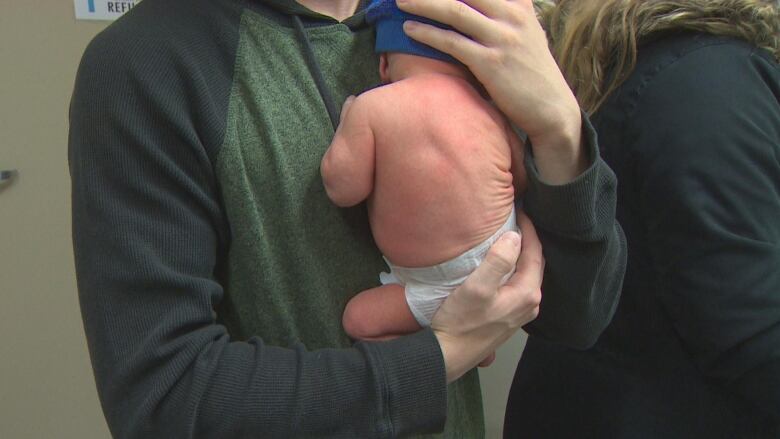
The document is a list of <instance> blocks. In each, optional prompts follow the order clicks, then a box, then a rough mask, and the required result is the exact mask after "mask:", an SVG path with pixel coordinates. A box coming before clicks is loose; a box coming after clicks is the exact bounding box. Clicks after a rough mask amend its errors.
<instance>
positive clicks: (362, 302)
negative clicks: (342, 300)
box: [342, 284, 421, 340]
mask: <svg viewBox="0 0 780 439" xmlns="http://www.w3.org/2000/svg"><path fill="white" fill-rule="evenodd" d="M342 325H344V330H345V331H346V332H347V335H349V336H350V337H352V338H354V339H358V340H386V339H390V338H395V337H399V336H401V335H404V334H410V333H412V332H417V331H419V330H420V329H421V327H420V324H419V323H417V319H415V318H414V315H413V314H412V311H411V310H410V309H409V305H408V304H407V303H406V294H405V293H404V287H403V286H402V285H400V284H387V285H382V286H381V287H376V288H371V289H369V290H365V291H362V292H360V293H358V295H356V296H355V297H353V298H352V299H351V300H350V301H349V303H347V307H346V309H345V310H344V316H343V317H342Z"/></svg>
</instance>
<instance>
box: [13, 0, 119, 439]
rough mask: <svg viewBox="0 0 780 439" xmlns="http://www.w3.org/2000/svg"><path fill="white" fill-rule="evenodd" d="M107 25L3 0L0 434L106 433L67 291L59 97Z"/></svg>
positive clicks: (59, 3) (46, 4) (63, 127)
mask: <svg viewBox="0 0 780 439" xmlns="http://www.w3.org/2000/svg"><path fill="white" fill-rule="evenodd" d="M103 26H105V24H104V23H87V22H76V20H75V19H74V18H73V2H72V1H71V0H56V1H51V0H46V1H37V0H36V1H15V0H0V169H8V168H15V169H18V171H19V176H18V178H17V179H16V180H15V181H13V182H12V184H10V185H6V186H5V187H2V188H0V334H2V337H3V342H2V343H0V395H2V397H0V437H1V438H13V439H16V438H24V439H26V438H36V439H37V438H106V437H109V434H108V429H107V428H106V426H105V422H104V420H103V416H102V414H101V413H100V408H99V405H98V400H97V394H96V391H95V384H94V381H93V379H92V372H91V369H90V365H89V359H88V356H87V348H86V343H85V340H84V334H83V329H82V325H81V317H80V314H79V309H78V302H77V299H76V287H75V279H74V275H73V257H72V254H71V241H70V193H69V179H68V170H67V162H66V159H67V141H66V138H67V103H68V100H69V98H70V92H71V88H72V86H73V78H74V75H75V71H76V66H77V63H78V60H79V56H80V54H81V52H82V51H83V50H84V47H85V45H86V43H87V41H89V39H90V38H91V37H92V35H94V34H95V33H96V32H98V30H99V29H101V28H102V27H103Z"/></svg>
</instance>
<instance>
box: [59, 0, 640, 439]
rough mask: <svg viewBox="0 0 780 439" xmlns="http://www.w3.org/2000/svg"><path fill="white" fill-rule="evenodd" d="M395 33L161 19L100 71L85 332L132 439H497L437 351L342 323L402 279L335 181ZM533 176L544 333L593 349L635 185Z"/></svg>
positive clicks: (88, 178) (470, 378)
mask: <svg viewBox="0 0 780 439" xmlns="http://www.w3.org/2000/svg"><path fill="white" fill-rule="evenodd" d="M373 39H374V35H373V31H372V29H371V28H370V27H369V26H367V25H366V24H365V20H364V18H363V14H362V13H358V14H356V15H355V16H353V17H351V18H350V19H348V20H346V21H345V22H342V23H338V22H336V21H334V20H333V19H331V18H328V17H325V16H322V15H320V14H317V13H314V12H312V11H310V10H308V9H306V8H304V7H302V6H300V5H298V4H297V3H295V2H292V1H280V0H276V1H264V2H260V1H251V0H244V1H240V0H144V1H143V2H141V3H139V5H138V6H137V7H135V8H134V9H133V10H132V11H131V12H130V13H128V14H127V15H125V16H124V17H122V18H121V19H119V20H117V21H116V22H115V23H113V24H112V25H111V26H109V27H108V28H107V29H106V30H105V31H103V32H102V33H101V34H100V35H98V36H97V37H96V38H95V39H94V40H93V41H92V43H91V44H90V45H89V47H88V48H87V50H86V53H85V54H84V58H83V60H82V63H81V66H80V68H79V72H78V77H77V80H76V87H75V91H74V96H73V100H72V103H71V130H70V140H69V158H70V166H71V175H72V180H73V232H74V248H75V258H76V269H77V275H78V284H79V297H80V301H81V308H82V314H83V318H84V325H85V330H86V334H87V339H88V343H89V348H90V354H91V357H92V363H93V367H94V372H95V378H96V382H97V387H98V391H99V395H100V399H101V402H102V405H103V410H104V413H105V416H106V419H107V421H108V425H109V427H110V429H111V432H112V434H113V435H114V436H115V437H118V438H195V437H204V438H244V437H280V438H295V437H341V438H373V437H378V438H384V437H398V436H406V435H409V434H412V433H425V432H431V433H436V432H441V431H443V432H444V433H443V436H441V437H447V438H456V437H462V438H469V439H471V438H479V437H482V436H484V427H483V414H482V402H481V397H480V391H479V381H478V375H477V373H476V372H475V371H472V372H470V373H468V374H467V375H466V376H464V377H463V378H462V379H460V380H459V381H457V382H456V383H454V384H452V385H450V386H446V384H445V374H444V364H443V358H442V355H441V351H440V349H439V346H438V343H437V341H436V338H435V336H434V335H433V333H432V331H431V330H430V329H426V330H423V331H420V332H419V333H417V334H415V335H411V336H407V337H403V338H400V339H397V340H394V341H390V342H384V343H355V344H354V345H353V344H352V341H351V340H349V339H348V337H347V336H346V335H345V334H344V332H343V330H342V328H341V314H342V311H343V309H344V306H345V304H346V302H347V301H348V300H349V299H350V297H351V296H352V295H354V294H355V293H357V292H359V291H361V290H363V289H366V288H368V287H372V286H376V285H377V284H378V277H377V276H378V273H379V272H380V271H382V270H384V269H385V266H384V264H383V261H382V258H381V255H380V254H379V252H378V250H377V249H376V247H375V245H374V242H373V240H372V238H371V233H370V229H369V227H368V221H367V216H366V211H365V206H364V205H360V206H357V207H354V208H351V209H341V208H338V207H336V206H334V205H333V204H332V203H331V202H330V201H329V199H328V197H327V196H326V194H325V191H324V188H323V186H322V182H321V180H320V174H319V163H320V159H321V158H322V155H323V154H324V152H325V149H326V148H327V146H328V144H329V143H330V139H331V138H332V136H333V133H334V124H335V123H336V121H337V120H338V112H339V109H340V106H341V105H340V104H341V102H343V101H344V99H345V98H346V97H347V96H348V95H351V94H358V93H360V92H362V91H364V90H366V89H368V88H370V87H373V86H375V85H377V83H378V82H379V78H378V73H377V66H378V62H377V58H376V55H375V54H374V53H373V50H372V48H373ZM586 125H587V128H586V130H587V131H586V136H585V137H586V142H587V144H588V148H589V151H590V154H591V159H592V165H591V167H590V168H589V169H588V171H587V172H586V173H585V174H584V175H583V176H581V177H580V178H578V179H577V180H576V181H574V182H572V183H571V184H568V185H564V186H556V187H552V186H547V185H545V184H543V183H542V182H540V181H539V179H538V175H537V174H536V172H535V170H534V166H533V161H532V159H530V158H529V160H528V161H527V163H526V166H527V169H528V171H529V178H530V187H529V191H528V194H527V195H526V197H525V206H524V208H525V209H526V210H527V211H528V212H529V214H530V215H531V216H532V218H533V219H534V221H535V223H536V226H537V229H538V230H539V232H540V236H541V238H542V242H543V244H544V246H545V255H546V258H547V273H546V280H545V285H544V294H545V296H544V299H543V302H542V312H541V315H540V318H539V319H538V320H537V321H536V322H534V323H533V324H532V325H529V327H528V328H527V329H528V330H529V331H532V332H533V333H535V334H538V335H540V336H543V337H547V338H550V339H553V340H557V341H561V342H563V343H566V344H569V345H573V346H580V347H583V346H587V345H590V344H592V343H593V342H594V341H595V339H596V337H598V335H599V333H600V332H601V330H602V329H603V328H604V326H605V325H606V323H607V322H608V320H609V318H610V316H611V315H612V312H613V310H614V305H615V303H616V301H617V296H618V292H619V287H620V283H621V280H622V273H623V263H624V259H625V244H624V243H623V240H622V235H621V232H620V228H619V227H618V226H617V224H616V223H615V221H614V203H615V179H614V175H613V174H612V173H611V171H610V170H609V169H608V168H607V167H606V165H604V163H603V162H602V161H601V159H600V158H599V156H598V152H597V149H596V144H595V135H594V134H593V132H592V129H591V128H590V126H589V124H586Z"/></svg>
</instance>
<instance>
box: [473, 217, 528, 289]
mask: <svg viewBox="0 0 780 439" xmlns="http://www.w3.org/2000/svg"><path fill="white" fill-rule="evenodd" d="M520 247H521V239H520V235H519V234H517V233H516V232H507V233H504V234H503V235H501V237H500V238H498V240H497V241H496V242H495V244H493V246H492V247H490V250H489V251H488V253H487V255H486V256H485V260H484V261H482V263H481V264H480V265H479V267H477V269H476V270H474V272H473V273H471V275H469V277H468V278H466V281H465V282H463V287H464V288H465V289H466V290H467V291H472V292H473V293H472V294H475V295H477V296H480V297H481V298H487V297H490V296H493V295H495V294H496V292H497V291H498V288H499V287H500V286H501V281H502V280H503V279H504V277H506V275H507V274H509V273H511V272H512V270H514V269H515V264H516V263H517V255H518V254H519V253H520Z"/></svg>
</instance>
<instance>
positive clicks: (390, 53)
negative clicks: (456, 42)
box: [366, 0, 469, 82]
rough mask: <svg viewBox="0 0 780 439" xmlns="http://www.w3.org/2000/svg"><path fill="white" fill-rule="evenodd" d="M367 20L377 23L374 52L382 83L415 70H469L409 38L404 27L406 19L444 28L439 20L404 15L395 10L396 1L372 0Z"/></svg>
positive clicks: (402, 12) (443, 54)
mask: <svg viewBox="0 0 780 439" xmlns="http://www.w3.org/2000/svg"><path fill="white" fill-rule="evenodd" d="M366 19H367V20H368V22H369V23H374V24H375V25H376V45H375V51H376V52H377V53H379V54H380V61H379V73H380V75H381V76H382V80H383V81H384V82H394V81H397V80H399V79H403V78H405V77H408V76H410V75H411V74H416V73H429V72H441V73H449V74H458V75H459V76H462V75H461V73H465V74H466V76H468V75H469V73H468V70H467V69H466V68H465V67H464V66H463V65H462V64H460V63H459V62H458V61H456V60H455V59H454V58H452V57H451V56H449V55H447V54H446V53H444V52H440V51H438V50H436V49H434V48H432V47H430V46H427V45H425V44H422V43H419V42H417V41H415V40H413V39H411V38H409V37H408V36H407V35H406V33H404V30H403V24H404V21H406V20H415V21H421V22H424V23H429V24H432V25H434V26H438V27H441V28H447V27H446V26H444V25H442V24H441V23H438V22H433V21H431V20H428V19H426V18H423V17H419V16H417V15H411V14H407V13H406V12H404V11H402V10H400V9H398V6H396V4H395V0H372V1H371V4H370V5H369V6H368V9H367V12H366Z"/></svg>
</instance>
